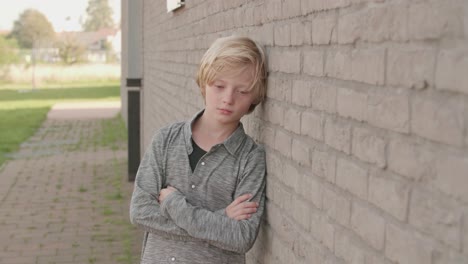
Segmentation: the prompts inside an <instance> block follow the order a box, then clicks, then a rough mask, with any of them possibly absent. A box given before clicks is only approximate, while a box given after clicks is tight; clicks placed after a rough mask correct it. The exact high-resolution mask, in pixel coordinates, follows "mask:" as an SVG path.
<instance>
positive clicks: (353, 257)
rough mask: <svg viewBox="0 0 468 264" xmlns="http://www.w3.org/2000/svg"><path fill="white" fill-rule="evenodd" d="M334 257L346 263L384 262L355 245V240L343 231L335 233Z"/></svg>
mask: <svg viewBox="0 0 468 264" xmlns="http://www.w3.org/2000/svg"><path fill="white" fill-rule="evenodd" d="M335 240H336V246H335V254H336V256H338V257H340V258H342V259H344V260H345V261H346V263H364V264H371V263H372V264H384V263H385V261H384V260H383V259H382V258H381V257H378V256H376V255H374V254H372V253H371V252H370V251H368V250H366V249H364V247H363V246H360V245H359V244H358V243H356V239H355V238H354V237H352V236H351V235H349V234H346V233H345V232H344V231H340V232H336V238H335Z"/></svg>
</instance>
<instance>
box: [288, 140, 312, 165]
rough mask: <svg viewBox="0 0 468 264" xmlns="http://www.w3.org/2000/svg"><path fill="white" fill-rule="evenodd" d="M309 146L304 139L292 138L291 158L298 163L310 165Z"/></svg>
mask: <svg viewBox="0 0 468 264" xmlns="http://www.w3.org/2000/svg"><path fill="white" fill-rule="evenodd" d="M310 151H311V147H310V146H309V144H307V143H306V142H304V141H301V140H297V139H293V141H292V158H293V160H294V161H296V162H297V163H298V164H299V165H304V166H310V164H311V163H310V159H311V158H310V156H311V154H310Z"/></svg>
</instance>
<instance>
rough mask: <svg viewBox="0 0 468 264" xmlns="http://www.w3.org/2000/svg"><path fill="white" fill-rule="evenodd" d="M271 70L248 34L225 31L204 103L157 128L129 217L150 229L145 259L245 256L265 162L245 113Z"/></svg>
mask: <svg viewBox="0 0 468 264" xmlns="http://www.w3.org/2000/svg"><path fill="white" fill-rule="evenodd" d="M266 74H267V73H266V65H265V55H264V53H263V50H262V49H261V48H260V47H259V46H258V45H257V44H256V43H255V42H254V41H252V40H251V39H249V38H245V37H235V36H231V37H225V38H220V39H218V40H216V41H215V42H214V43H213V44H212V45H211V47H210V48H209V49H208V51H207V52H206V53H205V55H204V56H203V58H202V61H201V64H200V68H199V71H198V75H197V84H198V86H199V87H200V89H201V93H202V95H203V97H204V100H205V109H204V110H202V111H200V112H198V113H197V114H196V115H195V116H194V117H193V118H192V119H191V120H190V121H187V122H179V123H175V124H172V125H169V126H166V127H164V128H162V129H161V130H159V131H158V132H156V134H155V135H154V137H153V140H152V143H151V145H150V146H149V148H148V150H147V151H146V153H145V155H144V157H143V159H142V161H141V164H140V167H139V169H138V173H137V176H136V180H135V187H134V192H133V196H132V200H131V204H130V217H131V221H132V223H133V224H136V225H137V226H139V227H142V228H143V229H144V230H145V231H146V233H145V239H144V243H143V250H142V259H141V263H143V264H149V263H203V264H210V263H213V264H220V263H229V264H233V263H234V264H236V263H245V253H246V252H247V251H248V250H249V249H250V248H251V247H252V246H253V244H254V242H255V239H256V237H257V234H258V230H259V225H260V221H261V217H262V215H263V211H264V202H265V174H266V164H265V151H264V148H263V147H262V146H260V145H257V144H256V143H255V142H254V141H253V140H252V139H251V138H250V137H249V136H248V135H246V134H245V132H244V129H243V127H242V123H241V122H240V119H241V118H242V117H243V116H244V115H246V114H248V113H251V112H252V111H253V110H254V109H255V107H256V106H257V105H258V104H259V103H261V102H262V101H263V98H264V96H265V90H266Z"/></svg>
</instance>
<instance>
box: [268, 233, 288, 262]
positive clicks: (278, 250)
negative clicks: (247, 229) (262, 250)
mask: <svg viewBox="0 0 468 264" xmlns="http://www.w3.org/2000/svg"><path fill="white" fill-rule="evenodd" d="M291 242H292V241H291ZM284 244H288V243H285V242H283V241H281V240H280V239H273V241H272V247H271V251H272V255H273V257H274V258H275V261H277V262H273V263H286V262H288V261H291V260H293V259H294V253H293V252H292V250H291V247H287V246H285V245H284Z"/></svg>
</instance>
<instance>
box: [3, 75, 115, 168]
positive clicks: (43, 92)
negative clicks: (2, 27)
mask: <svg viewBox="0 0 468 264" xmlns="http://www.w3.org/2000/svg"><path fill="white" fill-rule="evenodd" d="M119 86H120V85H119V81H118V80H116V81H104V82H74V83H65V84H64V83H52V84H43V85H41V87H40V88H36V89H31V88H30V87H31V86H30V85H29V84H0V166H1V165H2V164H3V163H4V162H5V160H7V159H8V156H7V154H8V153H12V152H14V151H16V150H17V149H18V147H19V145H20V144H21V143H22V142H23V141H25V140H26V139H28V138H29V137H30V136H31V135H33V134H34V132H35V131H36V130H37V128H38V127H39V126H40V125H41V124H42V122H43V121H44V120H45V118H46V115H47V112H48V111H49V109H50V108H51V106H52V105H53V104H55V103H58V102H69V101H95V100H106V101H111V100H119V99H120V88H119Z"/></svg>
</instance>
